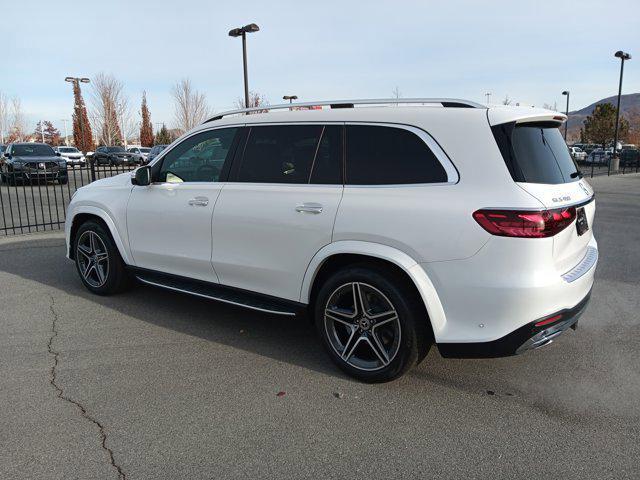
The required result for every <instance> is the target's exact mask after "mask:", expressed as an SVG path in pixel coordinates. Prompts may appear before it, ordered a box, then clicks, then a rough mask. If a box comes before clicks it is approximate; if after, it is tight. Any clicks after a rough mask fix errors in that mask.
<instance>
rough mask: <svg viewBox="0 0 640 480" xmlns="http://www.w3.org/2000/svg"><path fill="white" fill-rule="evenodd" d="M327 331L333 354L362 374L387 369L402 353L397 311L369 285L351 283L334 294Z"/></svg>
mask: <svg viewBox="0 0 640 480" xmlns="http://www.w3.org/2000/svg"><path fill="white" fill-rule="evenodd" d="M324 327H325V331H326V334H327V338H328V340H329V343H330V344H331V347H332V348H333V350H334V351H335V352H336V353H337V354H338V356H339V357H340V358H341V359H342V360H343V361H344V362H346V363H347V364H349V365H350V366H352V367H354V368H357V369H359V370H366V371H374V370H380V369H382V368H385V367H386V366H388V365H389V364H390V363H391V362H392V361H393V359H394V358H395V356H396V355H397V353H398V350H399V349H400V337H401V326H400V319H399V317H398V313H397V312H396V309H395V308H394V306H393V304H392V303H391V301H390V300H389V299H388V298H387V297H386V296H385V295H384V294H383V293H382V292H381V291H380V290H378V289H377V288H375V287H373V286H371V285H368V284H366V283H362V282H350V283H346V284H344V285H341V286H340V287H338V288H336V289H335V290H334V291H333V293H332V294H331V295H330V296H329V300H328V301H327V304H326V306H325V310H324Z"/></svg>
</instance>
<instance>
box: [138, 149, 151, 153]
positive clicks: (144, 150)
mask: <svg viewBox="0 0 640 480" xmlns="http://www.w3.org/2000/svg"><path fill="white" fill-rule="evenodd" d="M140 151H141V152H142V153H149V152H150V151H151V149H150V148H141V149H140Z"/></svg>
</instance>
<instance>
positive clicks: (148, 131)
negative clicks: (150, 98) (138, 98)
mask: <svg viewBox="0 0 640 480" xmlns="http://www.w3.org/2000/svg"><path fill="white" fill-rule="evenodd" d="M141 114H142V123H141V124H140V145H141V146H143V147H153V127H152V126H151V113H149V107H147V92H142V107H141Z"/></svg>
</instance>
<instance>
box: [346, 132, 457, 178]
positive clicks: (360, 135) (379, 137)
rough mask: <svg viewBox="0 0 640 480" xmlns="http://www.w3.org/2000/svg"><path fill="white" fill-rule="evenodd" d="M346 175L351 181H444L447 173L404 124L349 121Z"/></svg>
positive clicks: (426, 147)
mask: <svg viewBox="0 0 640 480" xmlns="http://www.w3.org/2000/svg"><path fill="white" fill-rule="evenodd" d="M346 132H347V138H346V178H345V183H347V184H350V185H385V184H386V185H396V184H410V183H441V182H446V181H447V173H446V171H445V169H444V167H443V166H442V164H441V163H440V161H439V160H438V159H437V158H436V156H435V155H434V154H433V152H432V151H431V149H430V148H429V147H428V146H427V144H426V143H425V142H424V141H423V140H422V139H421V138H420V137H418V136H417V135H416V134H415V133H413V132H410V131H408V130H405V129H403V128H393V127H386V126H371V125H347V128H346Z"/></svg>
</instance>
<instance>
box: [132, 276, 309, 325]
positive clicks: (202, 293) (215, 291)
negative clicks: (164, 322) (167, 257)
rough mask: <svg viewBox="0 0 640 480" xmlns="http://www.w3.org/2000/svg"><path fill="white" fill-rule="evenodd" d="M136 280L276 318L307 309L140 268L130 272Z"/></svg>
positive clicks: (294, 304) (238, 290)
mask: <svg viewBox="0 0 640 480" xmlns="http://www.w3.org/2000/svg"><path fill="white" fill-rule="evenodd" d="M131 270H132V272H133V274H134V276H135V277H136V278H137V279H138V280H139V281H140V282H142V283H144V284H147V285H152V286H154V287H160V288H166V289H167V290H173V291H174V292H182V293H187V294H189V295H195V296H197V297H202V298H207V299H209V300H216V301H218V302H223V303H228V304H230V305H236V306H238V307H244V308H249V309H251V310H257V311H259V312H265V313H272V314H275V315H289V316H294V315H297V314H299V313H301V312H302V311H303V310H304V309H305V308H306V305H304V304H302V303H298V302H293V301H290V300H284V299H280V298H275V297H270V296H268V295H262V294H259V293H254V292H249V291H247V290H240V289H236V288H232V287H227V286H224V285H219V284H216V283H209V282H203V281H200V280H193V279H190V278H185V277H179V276H176V275H170V274H167V273H161V272H155V271H151V270H144V269H139V268H132V269H131Z"/></svg>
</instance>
